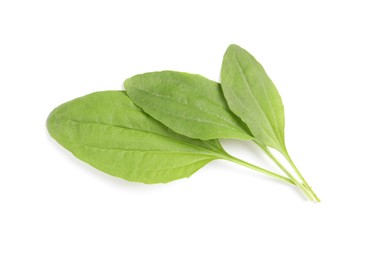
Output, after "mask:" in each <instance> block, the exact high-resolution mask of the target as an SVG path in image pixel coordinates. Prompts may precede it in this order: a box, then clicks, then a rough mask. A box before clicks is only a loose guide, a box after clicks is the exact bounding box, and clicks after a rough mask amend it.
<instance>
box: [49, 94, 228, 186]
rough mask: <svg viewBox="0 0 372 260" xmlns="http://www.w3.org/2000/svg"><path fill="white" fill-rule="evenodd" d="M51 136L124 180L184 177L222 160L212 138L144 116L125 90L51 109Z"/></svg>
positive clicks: (155, 180) (149, 180)
mask: <svg viewBox="0 0 372 260" xmlns="http://www.w3.org/2000/svg"><path fill="white" fill-rule="evenodd" d="M47 127H48V131H49V133H50V135H51V136H52V137H53V138H54V139H56V140H57V142H59V143H60V144H61V145H62V146H64V147H65V148H66V149H68V150H69V151H71V152H72V153H73V154H74V155H75V156H76V157H78V158H79V159H81V160H83V161H85V162H87V163H89V164H91V165H92V166H94V167H95V168H97V169H99V170H102V171H104V172H106V173H108V174H111V175H114V176H117V177H121V178H123V179H126V180H129V181H137V182H144V183H160V182H169V181H172V180H176V179H180V178H184V177H189V176H190V175H192V174H193V173H194V172H195V171H197V170H198V169H199V168H201V167H203V166H204V165H205V164H207V163H208V162H210V161H212V160H215V159H220V158H223V157H225V156H226V153H225V152H224V150H223V149H222V147H221V146H220V144H219V142H218V141H217V140H210V141H201V140H195V139H190V138H187V137H184V136H181V135H179V134H176V133H174V132H173V131H171V130H169V129H168V128H167V127H165V126H164V125H162V124H160V123H159V122H158V121H156V120H154V119H153V118H151V117H150V116H149V115H147V114H145V113H144V112H143V111H142V110H141V109H140V108H139V107H137V106H136V105H135V104H134V103H133V102H132V101H131V100H130V99H129V97H128V96H127V95H126V93H125V92H124V91H105V92H97V93H93V94H90V95H87V96H84V97H81V98H78V99H75V100H72V101H70V102H67V103H65V104H62V105H61V106H59V107H58V108H56V109H55V110H53V111H52V113H51V114H50V115H49V117H48V120H47Z"/></svg>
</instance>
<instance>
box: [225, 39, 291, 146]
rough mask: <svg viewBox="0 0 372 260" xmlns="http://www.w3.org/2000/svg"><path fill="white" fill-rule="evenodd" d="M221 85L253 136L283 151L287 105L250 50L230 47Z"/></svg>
mask: <svg viewBox="0 0 372 260" xmlns="http://www.w3.org/2000/svg"><path fill="white" fill-rule="evenodd" d="M221 86H222V90H223V93H224V96H225V98H226V100H227V103H228V105H229V107H230V109H231V110H232V111H233V112H234V113H235V114H236V115H237V116H239V117H240V118H241V119H242V121H243V122H245V123H246V124H247V126H248V128H249V129H250V131H251V132H252V134H253V136H254V137H255V138H256V139H257V140H259V141H261V142H262V143H264V144H265V145H267V146H270V147H273V148H275V149H277V150H279V151H281V152H283V151H284V150H285V144H284V126H285V123H284V106H283V103H282V100H281V97H280V95H279V92H278V90H277V89H276V87H275V85H274V84H273V82H272V81H271V79H270V78H269V77H268V75H267V74H266V72H265V70H264V68H263V67H262V65H261V64H260V63H259V62H258V61H257V60H256V59H255V58H254V57H253V56H252V55H251V54H250V53H249V52H247V51H246V50H244V49H242V48H241V47H239V46H237V45H234V44H232V45H230V46H229V47H228V49H227V50H226V52H225V55H224V58H223V63H222V69H221Z"/></svg>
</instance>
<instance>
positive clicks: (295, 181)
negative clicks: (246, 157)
mask: <svg viewBox="0 0 372 260" xmlns="http://www.w3.org/2000/svg"><path fill="white" fill-rule="evenodd" d="M253 142H255V143H256V144H257V145H258V146H259V147H260V148H261V149H262V150H263V151H264V153H265V154H266V155H267V156H269V158H270V159H271V160H272V161H273V162H274V163H275V164H276V165H277V166H278V167H279V168H280V169H281V170H282V171H283V172H284V173H285V174H286V175H287V176H288V177H289V179H291V180H292V181H293V182H294V183H295V184H296V185H297V186H298V187H299V188H300V189H301V190H302V191H303V192H304V193H305V194H306V196H307V197H308V198H309V199H310V200H314V197H313V195H312V193H311V192H310V190H308V187H307V186H306V184H305V183H304V184H302V183H300V182H299V181H298V180H297V179H296V178H295V177H294V176H293V175H292V174H291V173H290V172H289V171H288V170H287V169H286V168H285V167H284V166H283V165H282V164H281V163H280V162H279V160H278V159H277V158H276V157H275V156H274V155H273V154H272V153H271V152H270V150H269V149H268V148H267V147H266V146H265V145H263V144H261V143H260V142H259V141H258V140H253Z"/></svg>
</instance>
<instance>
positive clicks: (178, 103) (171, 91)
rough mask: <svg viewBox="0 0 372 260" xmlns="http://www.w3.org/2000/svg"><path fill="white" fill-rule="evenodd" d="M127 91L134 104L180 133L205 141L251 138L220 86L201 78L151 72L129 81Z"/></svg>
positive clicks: (168, 72) (170, 72)
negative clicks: (232, 110) (228, 104)
mask: <svg viewBox="0 0 372 260" xmlns="http://www.w3.org/2000/svg"><path fill="white" fill-rule="evenodd" d="M124 87H125V89H126V90H127V92H128V95H129V97H130V98H131V99H132V100H133V102H134V103H136V104H137V105H138V106H139V107H141V108H142V109H143V110H144V111H145V112H146V113H148V114H150V115H151V116H152V117H154V118H155V119H157V120H159V121H160V122H162V123H163V124H165V125H166V126H168V127H169V128H171V129H172V130H173V131H175V132H177V133H180V134H183V135H186V136H188V137H191V138H197V139H202V140H208V139H215V138H237V139H246V140H248V139H251V138H252V137H251V136H250V133H249V130H248V128H247V127H246V126H245V125H244V123H243V122H241V120H240V119H239V118H238V117H237V116H235V115H234V114H233V113H232V112H231V111H230V109H229V108H228V106H227V103H226V100H225V99H224V97H223V94H222V90H221V86H220V84H218V83H216V82H214V81H211V80H208V79H206V78H204V77H202V76H200V75H196V74H189V73H184V72H175V71H162V72H151V73H145V74H141V75H136V76H134V77H132V78H129V79H127V80H126V81H125V83H124Z"/></svg>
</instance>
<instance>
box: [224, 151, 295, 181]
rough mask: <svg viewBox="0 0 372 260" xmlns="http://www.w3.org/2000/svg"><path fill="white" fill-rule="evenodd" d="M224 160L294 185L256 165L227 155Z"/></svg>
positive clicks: (286, 179) (285, 178)
mask: <svg viewBox="0 0 372 260" xmlns="http://www.w3.org/2000/svg"><path fill="white" fill-rule="evenodd" d="M225 159H226V160H229V161H230V162H234V163H237V164H240V165H242V166H245V167H247V168H250V169H252V170H255V171H258V172H261V173H264V174H266V175H269V176H271V177H274V178H276V179H279V180H281V181H284V182H287V183H290V184H293V185H296V184H295V183H294V182H293V181H292V180H291V179H288V178H287V177H284V176H281V175H279V174H277V173H274V172H271V171H269V170H266V169H263V168H261V167H258V166H256V165H253V164H250V163H248V162H245V161H243V160H240V159H238V158H236V157H233V156H231V155H228V156H227V157H225Z"/></svg>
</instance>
